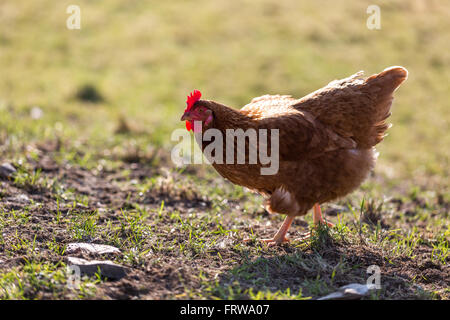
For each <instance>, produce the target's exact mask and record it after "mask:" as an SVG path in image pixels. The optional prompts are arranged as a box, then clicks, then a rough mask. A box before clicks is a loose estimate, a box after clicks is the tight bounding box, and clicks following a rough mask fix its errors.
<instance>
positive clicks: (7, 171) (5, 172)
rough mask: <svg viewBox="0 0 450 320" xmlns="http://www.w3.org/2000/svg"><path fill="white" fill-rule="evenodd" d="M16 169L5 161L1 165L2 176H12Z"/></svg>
mask: <svg viewBox="0 0 450 320" xmlns="http://www.w3.org/2000/svg"><path fill="white" fill-rule="evenodd" d="M16 171H17V170H16V168H14V167H13V166H12V165H11V164H10V163H7V162H5V163H3V164H2V165H0V178H10V177H11V176H12V175H13V174H14V173H15V172H16Z"/></svg>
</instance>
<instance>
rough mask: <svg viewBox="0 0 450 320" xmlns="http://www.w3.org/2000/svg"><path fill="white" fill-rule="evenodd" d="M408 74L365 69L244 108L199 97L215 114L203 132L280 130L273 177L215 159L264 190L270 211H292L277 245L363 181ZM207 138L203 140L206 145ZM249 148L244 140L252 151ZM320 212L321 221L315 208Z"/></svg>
mask: <svg viewBox="0 0 450 320" xmlns="http://www.w3.org/2000/svg"><path fill="white" fill-rule="evenodd" d="M406 78H407V71H406V69H404V68H403V67H391V68H388V69H385V70H384V71H383V72H381V73H379V74H375V75H373V76H371V77H369V78H367V79H362V73H361V72H360V73H357V74H355V75H353V76H351V77H349V78H346V79H342V80H335V81H332V82H331V83H329V84H328V85H327V86H325V87H324V88H322V89H319V90H317V91H315V92H313V93H311V94H309V95H307V96H305V97H303V98H301V99H294V98H292V97H290V96H280V95H265V96H262V97H258V98H254V99H253V100H252V101H251V102H250V103H249V104H247V105H246V106H244V107H243V108H242V109H240V110H235V109H232V108H229V107H226V106H224V105H221V104H219V103H216V102H214V101H208V100H198V101H197V102H196V103H195V105H194V108H196V107H199V106H201V107H204V108H207V109H208V110H210V111H211V112H212V114H213V119H212V121H208V123H207V124H206V125H204V126H203V128H202V130H203V132H205V130H207V129H210V128H215V129H218V130H220V131H221V132H222V133H223V135H224V136H225V135H226V130H227V129H235V130H236V129H242V130H244V131H246V130H248V129H255V130H259V129H267V130H271V129H278V130H279V170H278V172H277V173H276V174H273V175H262V174H261V167H263V166H264V165H262V164H261V163H260V162H257V163H256V164H249V163H248V162H247V161H246V163H245V164H237V163H236V161H235V162H234V164H218V163H213V164H212V165H213V166H214V168H215V169H216V170H217V172H218V173H219V174H220V175H222V176H223V177H224V178H226V179H228V180H230V181H231V182H233V183H235V184H238V185H241V186H244V187H247V188H249V189H251V190H254V191H256V192H259V193H260V194H262V195H263V196H264V197H265V198H266V209H267V210H268V211H269V212H271V213H280V214H286V215H287V216H288V217H287V219H286V221H285V224H284V225H283V227H282V228H281V229H280V231H282V232H281V233H282V234H281V235H280V237H279V238H277V239H275V240H274V241H275V242H277V243H279V242H283V241H284V240H285V237H284V235H285V234H286V231H287V229H288V227H289V225H290V223H291V222H292V219H293V217H295V216H301V215H304V214H306V213H307V212H308V210H309V209H311V208H312V207H313V206H315V205H318V204H321V203H324V202H328V201H332V200H334V199H337V198H339V197H343V196H345V195H347V194H348V193H350V192H351V191H353V190H354V189H356V188H357V187H358V186H359V185H360V184H361V183H362V182H363V181H364V179H365V178H366V177H367V175H368V173H369V172H370V170H372V169H373V167H374V165H375V161H376V158H377V153H376V151H375V148H374V146H375V145H376V144H377V143H379V142H380V141H382V139H383V137H384V135H385V131H386V130H387V129H388V128H389V124H387V123H386V122H385V120H386V119H387V118H388V117H389V115H390V107H391V104H392V99H393V97H392V94H393V92H394V91H395V89H397V88H398V86H399V85H400V84H401V83H402V82H403V81H404V80H405V79H406ZM209 143H210V142H207V141H202V142H200V144H201V148H202V150H204V149H205V148H206V147H207V146H208V145H209ZM235 143H236V142H235ZM235 147H236V145H235ZM250 147H251V146H250V145H249V143H248V141H247V142H246V155H247V156H248V150H249V148H250ZM270 147H271V146H270V144H269V149H270ZM223 148H224V149H223V153H224V155H225V154H226V153H227V152H229V151H228V150H227V146H226V145H224V147H223ZM270 152H271V151H269V154H270ZM235 156H236V155H235ZM246 160H248V157H247V158H246ZM317 210H319V211H317ZM315 214H316V215H315V217H317V219H319V220H320V219H321V216H320V209H317V207H316V208H315ZM283 228H284V229H286V230H284V229H283Z"/></svg>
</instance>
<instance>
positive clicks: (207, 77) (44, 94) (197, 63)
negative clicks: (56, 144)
mask: <svg viewBox="0 0 450 320" xmlns="http://www.w3.org/2000/svg"><path fill="white" fill-rule="evenodd" d="M71 4H76V5H79V6H80V8H81V29H80V30H69V29H68V28H67V27H66V20H67V18H68V17H69V14H67V13H66V8H67V7H68V6H69V5H71ZM372 4H376V5H379V6H380V8H381V29H380V30H369V29H368V28H367V27H366V20H367V18H368V17H369V14H367V13H366V10H367V7H368V6H369V5H372ZM0 24H1V28H0V72H1V73H0V74H1V76H0V112H1V115H0V125H1V128H2V130H1V131H0V141H2V142H5V141H6V140H7V141H8V142H9V143H7V144H4V146H2V148H1V149H0V151H1V152H3V153H8V154H10V155H11V157H12V158H17V157H21V155H20V154H19V153H17V151H18V150H21V149H24V148H25V146H26V145H28V144H29V143H30V142H33V141H47V140H51V139H54V138H55V137H59V138H61V139H64V140H65V141H68V143H69V146H68V147H67V148H68V150H70V149H71V148H72V149H74V150H75V149H80V148H85V149H84V150H85V154H91V155H92V158H93V159H94V158H95V157H96V155H98V156H99V157H102V156H105V153H102V150H103V149H107V148H110V147H111V148H112V147H114V146H120V145H122V144H129V143H131V142H130V141H132V143H134V144H135V145H137V146H142V148H147V147H148V146H157V147H162V148H164V149H167V150H170V148H171V147H172V146H173V145H174V142H171V141H170V133H171V131H172V130H173V129H175V128H182V127H183V126H184V124H183V123H181V122H180V121H179V118H180V115H181V113H182V111H183V110H184V108H185V97H186V95H187V94H188V93H189V92H190V91H192V90H193V89H199V90H201V91H202V93H203V97H204V98H205V99H212V100H216V101H219V102H221V103H224V104H227V105H229V106H232V107H235V108H240V107H241V106H243V105H244V104H246V103H248V102H249V101H250V100H251V99H252V98H253V97H255V96H260V95H263V94H267V93H272V94H276V93H279V94H290V95H293V96H294V97H301V96H303V95H306V94H308V93H309V92H311V91H314V90H316V89H318V88H320V87H322V86H324V85H326V84H327V83H328V82H330V81H331V80H333V79H337V78H344V77H347V76H349V75H351V74H353V73H355V72H357V71H359V70H365V71H366V74H368V75H369V74H372V73H375V72H380V71H382V70H383V69H384V68H386V67H388V66H391V65H402V66H404V67H406V68H407V69H408V70H409V79H408V80H407V82H406V83H404V84H403V86H402V87H401V88H400V89H399V90H398V91H397V92H396V95H395V102H394V106H393V115H392V118H391V122H392V123H393V124H394V126H393V128H391V129H390V131H389V136H388V137H387V138H386V139H385V141H384V142H383V143H382V144H381V145H379V151H380V152H381V156H380V160H379V163H378V166H377V169H376V170H377V172H378V173H379V174H380V175H381V176H385V177H387V178H388V180H391V181H396V182H394V183H397V182H400V181H403V179H407V180H408V181H413V182H414V183H416V184H425V185H427V186H430V187H431V188H435V187H436V188H446V187H447V186H448V182H447V180H448V174H449V146H450V133H449V119H450V113H449V110H450V109H449V108H450V105H449V89H450V81H449V80H450V72H449V70H450V50H449V49H450V2H449V1H445V0H441V1H438V0H435V1H432V0H427V1H426V0H411V1H393V0H389V1H352V2H350V1H343V0H338V1H321V0H319V1H297V0H286V1H273V0H270V1H269V0H264V1H258V2H255V1H249V0H247V1H142V0H139V1H138V0H128V1H119V0H110V1H88V0H77V1H50V0H39V1H25V0H19V1H2V2H1V3H0ZM83 94H84V96H83ZM80 96H81V98H80ZM83 97H84V98H83ZM86 97H87V98H86ZM92 97H94V98H92ZM96 97H97V100H95V98H96ZM91 98H92V99H91ZM89 99H91V100H94V101H93V102H92V101H88V100H89ZM36 107H38V108H39V110H41V111H42V117H41V115H39V112H38V116H36V112H35V113H34V116H33V112H32V110H36ZM121 128H122V129H124V130H120V129H121ZM124 132H125V134H123V133H124ZM106 155H107V154H106Z"/></svg>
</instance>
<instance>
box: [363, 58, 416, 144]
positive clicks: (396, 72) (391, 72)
mask: <svg viewBox="0 0 450 320" xmlns="http://www.w3.org/2000/svg"><path fill="white" fill-rule="evenodd" d="M407 78H408V71H407V70H406V69H405V68H403V67H389V68H386V69H385V70H383V71H382V72H380V73H378V74H375V75H373V76H371V77H369V78H367V79H366V81H365V86H366V88H368V90H369V91H370V92H371V93H372V94H374V96H375V97H376V101H375V110H374V111H375V112H374V114H373V115H372V116H373V126H372V130H370V133H369V140H370V141H369V144H371V145H376V144H377V143H379V142H381V141H382V140H383V138H384V137H385V136H386V134H385V132H386V131H387V130H388V129H389V128H390V127H391V124H389V123H386V120H387V118H388V117H389V116H390V115H391V112H390V110H391V106H392V101H393V96H392V94H393V93H394V91H395V90H397V88H398V87H399V86H400V85H401V84H402V83H403V82H404V81H405V80H406V79H407Z"/></svg>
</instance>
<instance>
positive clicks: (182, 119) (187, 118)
mask: <svg viewBox="0 0 450 320" xmlns="http://www.w3.org/2000/svg"><path fill="white" fill-rule="evenodd" d="M189 120H191V113H190V112H189V111H186V112H185V113H184V114H183V116H182V117H181V119H180V121H189Z"/></svg>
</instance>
